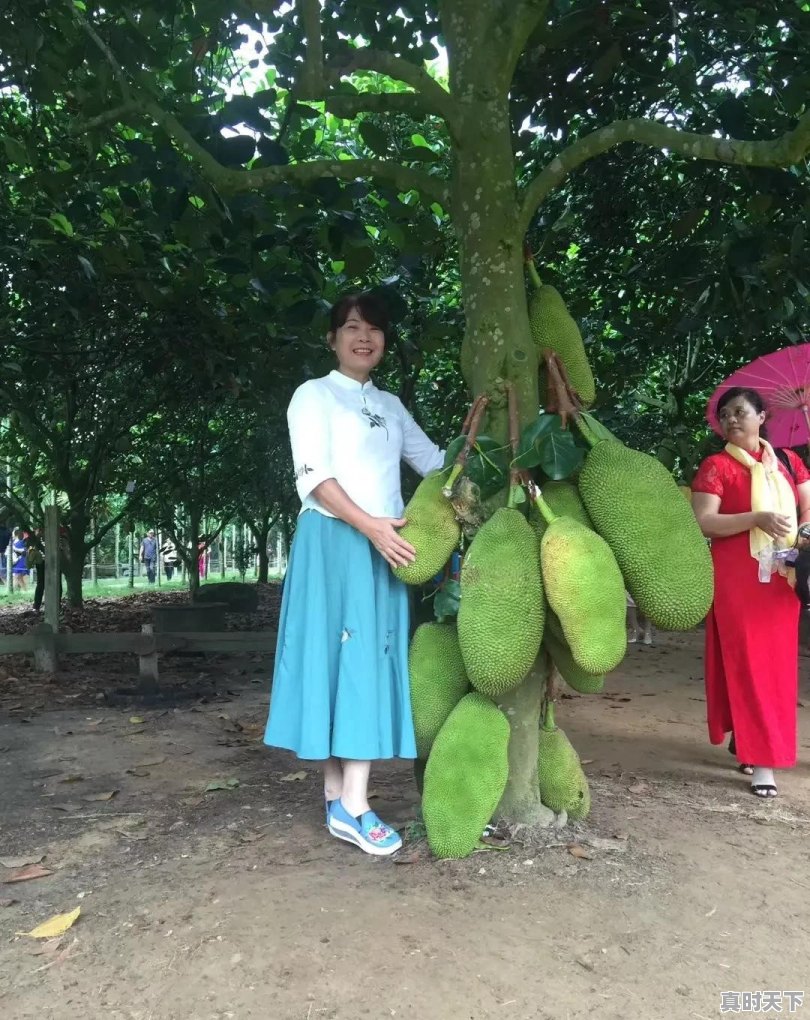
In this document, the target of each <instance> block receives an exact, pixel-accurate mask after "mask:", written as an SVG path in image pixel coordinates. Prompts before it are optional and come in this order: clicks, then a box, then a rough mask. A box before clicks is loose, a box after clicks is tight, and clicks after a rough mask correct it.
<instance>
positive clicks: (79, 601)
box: [62, 510, 87, 609]
mask: <svg viewBox="0 0 810 1020" xmlns="http://www.w3.org/2000/svg"><path fill="white" fill-rule="evenodd" d="M67 529H68V534H67V556H64V557H63V561H64V562H63V564H62V568H63V573H64V575H65V584H66V587H67V597H68V603H69V604H70V605H71V606H73V607H74V608H75V609H81V607H82V605H83V595H82V574H83V573H84V558H85V556H86V555H87V543H86V541H85V537H86V533H87V518H86V516H85V515H84V514H83V513H82V512H81V510H71V511H70V513H69V514H68V519H67Z"/></svg>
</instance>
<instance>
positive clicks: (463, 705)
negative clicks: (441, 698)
mask: <svg viewBox="0 0 810 1020" xmlns="http://www.w3.org/2000/svg"><path fill="white" fill-rule="evenodd" d="M508 748H509V722H508V720H507V718H506V716H505V715H504V714H503V712H501V710H500V709H499V708H498V707H497V706H496V705H494V704H493V703H492V702H491V701H490V700H489V698H485V697H484V696H483V695H482V694H476V693H472V694H467V695H465V697H463V698H462V699H461V701H459V703H458V704H457V705H456V707H455V708H454V709H453V711H452V712H451V713H450V715H449V716H448V717H447V721H446V722H445V724H444V726H442V728H441V729H440V730H439V733H438V735H437V737H436V739H435V740H434V742H433V747H432V748H431V751H430V757H429V758H428V763H427V767H426V768H425V776H424V788H423V792H422V817H423V818H424V821H425V828H426V829H427V839H428V844H429V845H430V849H431V850H432V851H433V853H434V854H435V855H436V856H437V857H467V856H469V855H470V854H471V853H472V852H473V850H475V848H476V847H477V846H478V843H479V841H480V839H481V834H482V833H483V831H484V827H485V826H486V825H487V824H488V823H489V822H490V820H491V819H492V816H493V814H494V813H495V809H496V808H497V807H498V804H499V803H500V800H501V797H502V796H503V791H504V790H505V789H506V781H507V779H508V777H509V760H508V754H507V752H508Z"/></svg>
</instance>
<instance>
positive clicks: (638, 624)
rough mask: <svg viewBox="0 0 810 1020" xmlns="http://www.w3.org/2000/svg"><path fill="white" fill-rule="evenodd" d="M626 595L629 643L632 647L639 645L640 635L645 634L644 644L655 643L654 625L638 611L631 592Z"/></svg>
mask: <svg viewBox="0 0 810 1020" xmlns="http://www.w3.org/2000/svg"><path fill="white" fill-rule="evenodd" d="M625 594H626V595H627V631H628V633H627V643H628V644H630V645H633V644H637V643H638V638H639V634H641V633H643V641H644V644H645V645H651V644H652V643H653V626H652V624H651V623H650V621H649V620H648V619H647V617H646V616H644V614H643V613H640V612H639V611H638V608H637V606H636V604H635V602H634V601H633V596H632V595H631V594H630V592H626V593H625Z"/></svg>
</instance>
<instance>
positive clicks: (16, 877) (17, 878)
mask: <svg viewBox="0 0 810 1020" xmlns="http://www.w3.org/2000/svg"><path fill="white" fill-rule="evenodd" d="M52 874H53V872H52V871H49V870H48V868H43V867H42V865H41V864H28V865H27V866H26V867H24V868H20V870H19V871H14V872H12V874H11V875H9V876H8V878H6V879H3V881H4V882H5V883H6V885H10V884H11V883H12V882H30V881H31V879H32V878H45V876H46V875H52Z"/></svg>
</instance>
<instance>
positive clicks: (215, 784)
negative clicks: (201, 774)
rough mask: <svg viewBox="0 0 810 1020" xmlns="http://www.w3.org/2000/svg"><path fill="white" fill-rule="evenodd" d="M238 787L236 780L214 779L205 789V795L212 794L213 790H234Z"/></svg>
mask: <svg viewBox="0 0 810 1020" xmlns="http://www.w3.org/2000/svg"><path fill="white" fill-rule="evenodd" d="M238 785H239V780H238V779H214V780H213V781H212V782H210V783H209V784H208V785H207V786H206V788H205V792H206V793H213V791H214V790H234V789H236V787H237V786H238Z"/></svg>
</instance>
